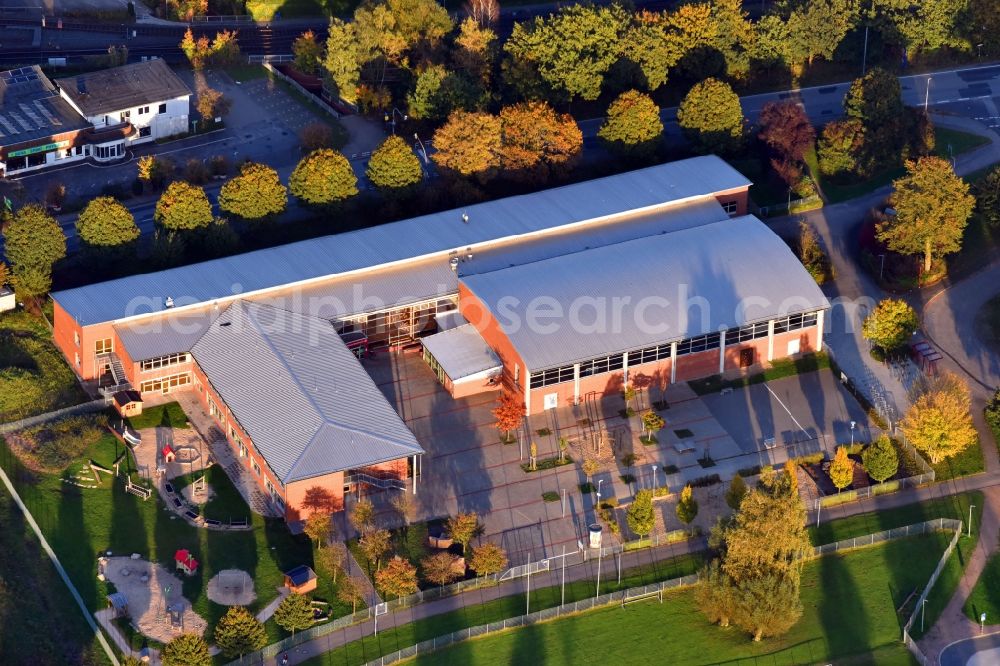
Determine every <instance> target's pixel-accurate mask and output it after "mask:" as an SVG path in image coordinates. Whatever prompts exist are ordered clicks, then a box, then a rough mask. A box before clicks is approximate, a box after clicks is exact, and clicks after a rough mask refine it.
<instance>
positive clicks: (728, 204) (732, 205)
mask: <svg viewBox="0 0 1000 666" xmlns="http://www.w3.org/2000/svg"><path fill="white" fill-rule="evenodd" d="M738 209H739V204H738V203H736V202H735V201H723V202H722V210H724V211H726V212H727V213H728V214H729V215H735V214H736V211H737V210H738Z"/></svg>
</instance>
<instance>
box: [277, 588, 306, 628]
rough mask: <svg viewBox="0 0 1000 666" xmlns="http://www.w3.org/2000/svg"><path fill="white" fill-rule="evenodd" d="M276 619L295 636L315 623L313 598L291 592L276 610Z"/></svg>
mask: <svg viewBox="0 0 1000 666" xmlns="http://www.w3.org/2000/svg"><path fill="white" fill-rule="evenodd" d="M274 621H275V622H277V623H278V626H279V627H281V628H282V629H284V630H285V631H290V632H292V635H293V636H294V635H295V632H296V631H302V630H303V629H308V628H309V627H311V626H312V625H313V607H312V600H311V599H309V597H307V596H306V595H304V594H289V595H288V596H287V597H285V598H284V600H283V601H282V602H281V603H280V604H279V605H278V608H277V609H276V610H275V611H274Z"/></svg>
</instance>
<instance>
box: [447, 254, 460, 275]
mask: <svg viewBox="0 0 1000 666" xmlns="http://www.w3.org/2000/svg"><path fill="white" fill-rule="evenodd" d="M448 265H449V266H451V270H453V271H455V272H456V273H457V272H458V257H452V258H451V259H449V260H448Z"/></svg>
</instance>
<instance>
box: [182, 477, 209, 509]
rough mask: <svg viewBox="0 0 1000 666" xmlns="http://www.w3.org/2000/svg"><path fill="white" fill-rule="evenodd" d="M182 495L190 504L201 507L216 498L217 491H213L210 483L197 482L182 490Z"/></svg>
mask: <svg viewBox="0 0 1000 666" xmlns="http://www.w3.org/2000/svg"><path fill="white" fill-rule="evenodd" d="M181 495H183V496H184V499H186V500H187V501H188V502H189V503H191V504H194V505H195V506H201V505H203V504H207V503H208V500H210V499H212V497H214V496H215V491H214V490H212V486H210V485H209V484H208V483H199V482H197V481H195V482H194V483H190V484H188V485H186V486H184V488H183V489H182V490H181Z"/></svg>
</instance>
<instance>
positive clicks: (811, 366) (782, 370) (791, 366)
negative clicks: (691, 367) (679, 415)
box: [688, 351, 830, 395]
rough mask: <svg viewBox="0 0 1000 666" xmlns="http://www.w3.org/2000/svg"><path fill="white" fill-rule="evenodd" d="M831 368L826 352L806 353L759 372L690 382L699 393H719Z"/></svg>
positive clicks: (781, 360) (718, 376)
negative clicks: (744, 375)
mask: <svg viewBox="0 0 1000 666" xmlns="http://www.w3.org/2000/svg"><path fill="white" fill-rule="evenodd" d="M829 368H830V356H829V355H828V354H827V353H826V352H822V351H821V352H818V353H815V354H806V355H805V356H802V357H800V358H794V359H788V358H781V359H777V360H775V361H774V363H772V364H771V367H769V368H768V369H767V370H764V371H763V372H758V373H757V374H755V375H750V376H747V377H737V378H736V379H723V378H722V377H721V376H720V375H714V376H712V377H706V378H705V379H692V380H691V381H689V382H688V386H690V387H691V390H693V391H694V392H695V393H697V394H698V395H707V394H709V393H717V392H719V391H721V390H722V389H724V388H743V387H744V386H749V385H751V384H762V383H764V382H772V381H775V380H776V379H784V378H785V377H794V376H795V375H801V374H805V373H807V372H816V371H817V370H828V369H829Z"/></svg>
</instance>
